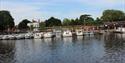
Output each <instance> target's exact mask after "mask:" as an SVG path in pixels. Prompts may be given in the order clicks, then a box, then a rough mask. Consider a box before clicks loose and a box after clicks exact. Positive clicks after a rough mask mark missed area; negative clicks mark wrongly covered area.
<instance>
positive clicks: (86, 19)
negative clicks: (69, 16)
mask: <svg viewBox="0 0 125 63" xmlns="http://www.w3.org/2000/svg"><path fill="white" fill-rule="evenodd" d="M80 22H81V23H82V24H84V25H92V24H93V22H94V19H93V18H92V17H91V15H88V14H84V15H81V16H80Z"/></svg>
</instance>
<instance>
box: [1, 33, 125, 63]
mask: <svg viewBox="0 0 125 63" xmlns="http://www.w3.org/2000/svg"><path fill="white" fill-rule="evenodd" d="M124 62H125V35H123V34H104V35H94V36H75V37H65V38H46V39H26V40H9V41H8V40H2V41H0V63H124Z"/></svg>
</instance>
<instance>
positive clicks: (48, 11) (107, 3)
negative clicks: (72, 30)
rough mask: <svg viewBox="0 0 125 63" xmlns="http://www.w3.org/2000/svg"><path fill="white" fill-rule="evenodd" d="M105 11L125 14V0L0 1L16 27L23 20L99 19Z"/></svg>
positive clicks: (0, 5) (1, 7) (1, 6)
mask: <svg viewBox="0 0 125 63" xmlns="http://www.w3.org/2000/svg"><path fill="white" fill-rule="evenodd" d="M107 9H116V10H121V11H124V12H125V0H0V10H8V11H10V13H11V15H12V16H13V18H14V21H15V24H16V25H17V24H18V23H19V22H21V21H22V20H23V19H29V20H32V19H34V20H39V19H40V20H41V21H44V20H46V19H49V18H50V17H52V16H53V17H56V18H59V19H61V20H63V19H64V18H70V19H71V18H73V19H75V18H78V17H79V16H80V15H83V14H90V15H91V16H92V17H93V18H96V17H100V16H101V15H102V12H103V11H104V10H107Z"/></svg>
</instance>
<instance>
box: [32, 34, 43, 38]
mask: <svg viewBox="0 0 125 63" xmlns="http://www.w3.org/2000/svg"><path fill="white" fill-rule="evenodd" d="M42 37H43V33H42V32H41V33H34V39H41V38H42Z"/></svg>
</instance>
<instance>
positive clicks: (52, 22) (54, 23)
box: [45, 17, 62, 27]
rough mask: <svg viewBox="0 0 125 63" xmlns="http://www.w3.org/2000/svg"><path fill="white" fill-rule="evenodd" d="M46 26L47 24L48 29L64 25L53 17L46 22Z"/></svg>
mask: <svg viewBox="0 0 125 63" xmlns="http://www.w3.org/2000/svg"><path fill="white" fill-rule="evenodd" d="M45 24H46V26H47V27H52V26H61V25H62V23H61V20H60V19H57V18H54V17H51V18H49V19H48V20H46V21H45Z"/></svg>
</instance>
